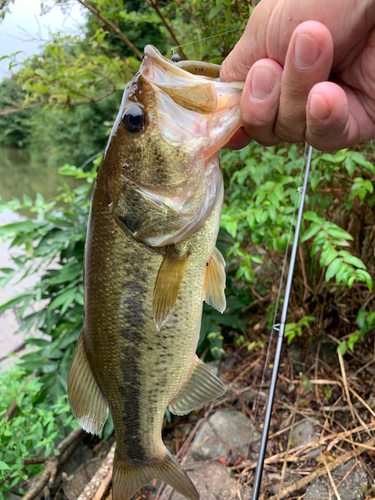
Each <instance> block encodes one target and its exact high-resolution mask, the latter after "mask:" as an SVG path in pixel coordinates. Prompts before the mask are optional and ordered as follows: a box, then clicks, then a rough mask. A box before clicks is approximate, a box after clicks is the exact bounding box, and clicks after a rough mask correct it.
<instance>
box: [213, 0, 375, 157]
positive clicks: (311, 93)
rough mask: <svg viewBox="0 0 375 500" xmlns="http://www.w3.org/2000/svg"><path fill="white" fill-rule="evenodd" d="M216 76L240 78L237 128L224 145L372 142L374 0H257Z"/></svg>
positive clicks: (374, 130) (326, 146)
mask: <svg viewBox="0 0 375 500" xmlns="http://www.w3.org/2000/svg"><path fill="white" fill-rule="evenodd" d="M220 75H221V80H222V81H244V80H245V79H246V84H245V88H244V91H243V95H242V100H241V114H242V118H243V121H244V128H242V129H240V130H239V131H238V132H237V133H236V134H235V135H234V136H233V138H232V139H231V141H230V143H228V145H227V146H228V147H232V148H233V149H240V148H242V147H244V146H245V145H246V144H248V143H249V142H250V140H251V138H253V139H255V140H256V141H257V142H259V143H260V144H263V145H265V146H271V145H274V144H277V143H279V142H281V141H287V142H300V141H304V140H306V141H307V142H308V143H309V144H311V145H312V146H314V147H315V148H317V149H320V150H327V149H341V148H344V147H349V146H352V145H354V144H356V143H358V142H361V141H365V140H370V139H373V138H375V0H328V1H327V0H314V1H313V2H312V1H311V0H262V1H261V3H260V4H259V5H258V6H257V7H256V8H255V9H254V11H253V14H252V15H251V17H250V19H249V22H248V24H247V27H246V30H245V33H244V34H243V36H242V38H241V39H240V40H239V42H238V43H237V45H236V46H235V48H234V49H233V51H232V52H231V53H230V54H229V56H228V57H227V58H226V60H225V61H224V63H223V64H222V66H221V73H220Z"/></svg>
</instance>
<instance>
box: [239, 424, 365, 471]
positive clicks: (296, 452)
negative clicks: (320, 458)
mask: <svg viewBox="0 0 375 500" xmlns="http://www.w3.org/2000/svg"><path fill="white" fill-rule="evenodd" d="M371 429H375V427H374V426H372V427H371ZM365 430H366V429H365V428H364V427H363V426H362V425H361V426H360V427H356V428H355V429H352V430H350V431H345V432H341V433H339V434H329V435H327V436H324V437H321V438H319V439H316V440H315V441H310V442H309V443H306V444H301V445H299V446H296V447H295V448H292V449H291V450H289V458H290V459H291V460H290V461H295V457H297V458H301V456H302V455H303V453H307V452H308V451H310V449H312V450H313V449H315V448H318V447H319V446H321V445H323V444H324V443H326V442H327V441H332V443H330V444H329V445H328V446H327V450H330V449H332V448H333V446H334V445H335V444H336V443H338V442H339V441H341V440H343V439H344V438H345V437H346V436H351V435H352V434H354V433H356V432H363V431H365ZM356 444H357V445H358V446H360V443H356ZM368 446H371V443H370V444H369V441H367V443H366V447H368ZM292 454H293V457H291V455H292ZM286 455H287V451H283V452H281V453H278V454H277V455H273V456H272V457H268V458H266V460H265V461H264V464H265V465H269V464H274V463H278V462H279V461H280V460H281V459H283V458H284V457H285V456H286ZM292 458H293V459H292ZM256 465H257V462H256V461H255V462H251V463H250V464H248V465H247V466H246V468H245V470H244V472H243V474H245V473H246V472H249V471H250V470H251V469H255V467H256Z"/></svg>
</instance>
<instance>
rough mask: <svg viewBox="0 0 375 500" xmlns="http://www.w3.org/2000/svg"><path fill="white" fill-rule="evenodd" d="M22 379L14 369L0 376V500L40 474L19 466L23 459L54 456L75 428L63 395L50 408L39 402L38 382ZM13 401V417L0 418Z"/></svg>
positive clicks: (38, 467)
mask: <svg viewBox="0 0 375 500" xmlns="http://www.w3.org/2000/svg"><path fill="white" fill-rule="evenodd" d="M25 377H26V370H24V369H22V368H20V367H19V366H18V365H16V366H13V367H12V368H10V369H8V370H7V371H5V372H3V373H2V374H1V375H0V500H3V499H4V498H5V497H4V495H3V494H4V493H6V492H8V491H9V490H10V488H12V487H14V486H19V485H20V483H22V482H23V481H25V480H26V479H27V478H28V477H29V475H30V474H33V475H34V474H37V473H38V472H39V471H40V470H41V468H42V465H41V464H33V465H27V466H25V465H23V463H22V460H23V459H27V458H35V457H44V456H46V457H48V456H49V455H50V454H51V453H56V454H58V450H57V449H56V448H55V446H56V444H57V443H58V442H59V441H61V440H62V439H64V437H66V435H67V434H68V433H69V432H70V430H71V429H72V428H76V427H77V424H76V422H75V420H74V417H73V415H72V413H71V410H70V406H69V403H68V398H67V396H66V395H65V396H62V397H61V398H60V399H59V400H58V401H57V402H55V403H53V404H51V402H50V401H40V394H41V392H42V390H43V382H42V379H41V378H40V377H34V378H29V380H28V381H27V382H26V384H25ZM15 398H17V406H18V410H17V413H16V415H15V416H14V417H13V418H12V419H11V420H9V419H8V418H2V416H3V415H4V413H5V412H6V410H7V409H8V406H9V405H10V403H11V402H12V401H13V400H14V399H15ZM37 402H38V404H36V403H37ZM19 492H20V493H21V494H22V493H24V492H23V491H22V489H21V490H20V491H19Z"/></svg>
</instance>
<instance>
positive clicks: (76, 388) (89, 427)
mask: <svg viewBox="0 0 375 500" xmlns="http://www.w3.org/2000/svg"><path fill="white" fill-rule="evenodd" d="M68 396H69V402H70V406H71V408H72V411H73V414H74V416H75V417H76V419H77V421H78V423H79V425H80V426H81V427H82V428H83V429H84V430H85V431H87V432H90V433H91V434H99V432H100V431H101V430H102V428H103V426H104V424H105V422H106V420H107V417H108V404H107V402H106V400H105V398H104V396H103V394H102V391H101V390H100V388H99V386H98V384H97V382H96V380H95V377H94V374H93V373H92V370H91V367H90V364H89V361H88V359H87V355H86V351H85V343H84V339H83V330H82V332H81V334H80V336H79V339H78V342H77V348H76V353H75V355H74V359H73V363H72V366H71V368H70V372H69V375H68Z"/></svg>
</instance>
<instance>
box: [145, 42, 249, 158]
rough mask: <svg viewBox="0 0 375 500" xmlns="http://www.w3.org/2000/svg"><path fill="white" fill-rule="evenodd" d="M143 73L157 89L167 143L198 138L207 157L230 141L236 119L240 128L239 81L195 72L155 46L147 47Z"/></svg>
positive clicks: (161, 122)
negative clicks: (168, 57) (230, 81)
mask: <svg viewBox="0 0 375 500" xmlns="http://www.w3.org/2000/svg"><path fill="white" fill-rule="evenodd" d="M140 73H141V75H143V77H144V78H145V80H146V81H148V82H149V83H150V85H151V86H152V87H153V89H154V91H155V97H156V100H157V108H158V110H157V114H158V124H159V127H160V132H161V133H162V135H163V137H164V138H165V139H166V140H167V141H168V142H172V143H174V144H176V145H178V144H182V143H185V144H186V141H192V142H194V140H195V139H199V141H200V142H205V143H206V144H205V146H206V147H204V150H205V156H206V157H207V156H211V155H212V154H213V153H215V152H216V151H218V150H219V149H220V148H221V147H222V146H224V145H225V144H226V142H228V139H229V138H230V137H231V136H232V135H233V133H234V132H233V128H234V127H233V124H234V123H235V122H237V127H235V130H237V129H238V128H239V127H240V125H241V123H240V119H239V114H240V111H239V102H240V99H241V95H242V86H241V85H240V86H239V85H238V84H237V83H236V82H235V83H234V84H229V85H228V84H227V83H223V82H220V80H219V78H217V79H213V78H212V77H210V76H205V75H195V74H192V73H190V72H188V71H186V70H185V69H183V68H180V67H179V66H178V65H176V64H175V63H173V62H172V61H170V60H169V59H167V58H166V57H163V56H162V55H161V54H160V52H159V51H158V50H157V49H156V48H155V47H153V46H152V45H147V46H146V47H145V55H144V58H143V61H142V65H141V68H140ZM236 108H237V111H236V112H234V113H233V110H234V109H236ZM171 116H173V120H171ZM224 124H226V127H223V125H224ZM225 129H226V130H225ZM207 143H208V144H207ZM207 145H208V146H209V147H208V148H207Z"/></svg>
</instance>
